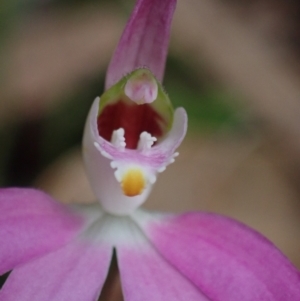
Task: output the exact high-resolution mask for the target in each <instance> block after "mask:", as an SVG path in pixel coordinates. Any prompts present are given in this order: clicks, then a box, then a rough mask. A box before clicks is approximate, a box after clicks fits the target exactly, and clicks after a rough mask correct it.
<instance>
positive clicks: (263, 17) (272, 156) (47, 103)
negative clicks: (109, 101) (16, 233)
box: [0, 0, 300, 268]
mask: <svg viewBox="0 0 300 301" xmlns="http://www.w3.org/2000/svg"><path fill="white" fill-rule="evenodd" d="M133 5H134V0H85V1H83V0H4V1H1V3H0V186H2V187H7V186H23V187H25V186H34V187H38V188H40V189H43V190H45V191H47V192H48V193H49V194H51V195H52V196H54V197H55V198H56V199H58V200H60V201H62V202H92V201H94V196H93V194H92V192H91V191H90V188H89V184H88V182H87V180H86V178H85V174H84V167H83V164H82V160H81V154H80V151H81V150H80V147H81V138H82V131H83V126H84V122H85V118H86V116H87V113H88V110H89V108H90V106H91V104H92V101H93V99H94V98H95V97H96V96H98V95H101V94H102V92H103V86H104V78H105V71H106V67H107V65H108V63H109V60H110V57H111V55H112V52H113V49H114V47H115V46H116V44H117V42H118V39H119V37H120V35H121V33H122V29H123V28H124V25H125V23H126V20H127V18H128V16H129V14H130V11H131V9H132V7H133ZM299 50H300V4H299V2H298V1H293V0H272V1H271V0H251V1H249V0H239V1H237V0H178V6H177V10H176V13H175V18H174V21H173V27H172V36H171V43H170V51H169V58H168V62H167V68H166V75H165V80H164V86H165V88H166V90H167V91H168V93H169V95H170V97H171V100H172V101H173V104H174V106H175V107H177V106H184V107H185V108H186V110H187V111H188V114H189V133H188V136H187V138H186V139H185V141H184V143H183V145H182V146H181V147H180V150H179V152H180V156H179V157H178V159H177V160H176V163H175V164H173V165H171V166H170V167H169V168H168V169H167V170H166V171H165V172H164V173H163V174H161V175H160V177H159V180H158V182H157V184H156V186H155V187H154V190H153V193H152V194H151V197H150V199H149V200H148V202H147V203H146V204H145V207H146V208H148V209H154V210H160V211H162V210H163V211H176V212H182V211H186V210H195V209H197V210H205V211H214V212H218V213H221V214H225V215H228V216H231V217H234V218H236V219H238V220H240V221H242V222H244V223H246V224H248V225H250V226H251V227H253V228H255V229H257V230H259V231H260V232H262V233H263V234H264V235H266V236H267V237H268V238H269V239H271V240H272V241H273V242H274V243H275V244H276V245H277V246H278V247H279V248H280V249H281V250H282V251H283V252H284V253H285V254H286V255H287V256H288V257H289V258H290V259H291V260H292V262H293V263H294V264H295V265H296V266H298V268H300V78H299V75H300V56H299V53H300V52H299Z"/></svg>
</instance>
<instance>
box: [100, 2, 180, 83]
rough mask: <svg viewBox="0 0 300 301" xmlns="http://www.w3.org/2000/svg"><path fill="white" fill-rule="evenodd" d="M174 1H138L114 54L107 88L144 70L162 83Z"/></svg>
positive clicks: (109, 68) (107, 79)
mask: <svg viewBox="0 0 300 301" xmlns="http://www.w3.org/2000/svg"><path fill="white" fill-rule="evenodd" d="M175 5H176V0H138V1H137V3H136V5H135V8H134V10H133V12H132V14H131V17H130V19H129V21H128V23H127V25H126V28H125V30H124V32H123V34H122V37H121V39H120V41H119V44H118V46H117V48H116V50H115V52H114V55H113V57H112V59H111V62H110V64H109V67H108V71H107V75H106V89H108V88H109V87H111V86H112V85H113V84H115V83H117V82H118V81H119V80H120V79H121V78H122V77H123V76H124V75H126V74H127V73H130V72H132V71H133V70H135V69H137V68H141V67H147V68H148V69H150V70H151V72H152V73H153V74H154V75H155V76H156V78H157V79H158V80H159V81H160V82H161V81H162V79H163V75H164V68H165V61H166V57H167V51H168V44H169V36H170V28H171V21H172V17H173V13H174V10H175Z"/></svg>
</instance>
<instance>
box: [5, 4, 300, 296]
mask: <svg viewBox="0 0 300 301" xmlns="http://www.w3.org/2000/svg"><path fill="white" fill-rule="evenodd" d="M175 2H176V0H138V1H137V4H136V6H135V8H134V11H133V13H132V15H131V18H130V20H129V22H128V24H127V26H126V28H125V31H124V33H123V35H122V37H121V40H120V42H119V45H118V47H117V49H116V51H115V54H114V56H113V59H112V61H111V63H110V65H109V68H108V73H107V81H106V92H105V93H104V94H103V96H102V97H101V99H99V98H96V100H95V101H94V104H93V105H92V108H91V111H90V113H89V117H88V119H87V123H86V127H85V133H84V139H83V154H84V160H85V164H86V169H87V173H88V176H89V180H90V182H91V185H92V188H93V190H94V193H95V195H96V196H97V199H98V200H99V203H97V204H96V205H82V206H77V207H71V206H64V205H62V204H59V203H58V202H56V201H55V200H53V199H52V198H51V197H49V196H47V195H46V194H44V193H43V192H40V191H37V190H33V189H18V188H11V189H1V190H0V212H1V215H0V274H3V273H6V272H8V271H11V270H12V272H11V274H10V275H9V277H8V279H7V281H6V282H5V284H4V286H3V288H2V289H1V291H0V300H1V301H10V300H12V301H16V300H18V301H25V300H26V301H27V300H30V301H41V300H43V301H47V300H49V301H50V300H51V301H56V300H57V301H69V300H72V301H77V300H78V301H82V300H86V301H92V300H94V301H95V300H97V298H98V297H99V295H100V293H101V290H102V287H103V283H104V281H105V279H106V277H107V273H108V270H109V266H110V262H111V258H112V254H113V251H114V250H115V251H116V256H117V261H118V266H119V271H120V276H121V283H122V289H123V294H124V298H125V300H127V301H140V300H147V301H165V300H173V301H175V300H188V301H194V300H199V301H200V300H207V301H208V300H209V301H241V300H243V301H267V300H273V301H274V300H275V301H279V300H280V301H297V300H298V301H299V300H300V277H299V273H298V271H297V270H296V269H295V268H294V267H293V265H292V264H291V263H290V262H289V261H288V260H287V259H286V257H285V256H284V255H282V254H281V253H280V251H279V250H278V249H277V248H276V247H275V246H274V245H273V244H272V243H270V242H269V241H268V240H267V239H265V238H264V237H262V236H261V235H260V234H258V233H257V232H255V231H253V230H251V229H249V228H248V227H246V226H245V225H242V224H240V223H238V222H236V221H234V220H232V219H229V218H226V217H222V216H219V215H216V214H210V213H203V212H192V213H186V214H182V215H173V214H159V213H151V212H147V211H143V210H142V209H138V207H139V206H140V205H141V204H142V203H143V202H144V201H145V199H146V198H147V196H148V194H149V193H150V191H151V187H152V185H153V184H154V182H155V180H156V177H157V174H158V173H159V172H162V171H163V170H164V169H165V168H166V166H167V165H168V164H170V163H172V162H173V161H174V157H175V156H176V153H175V149H176V148H177V147H178V145H179V144H180V143H181V141H182V139H183V138H184V135H185V132H186V127H187V117H186V113H185V111H184V109H182V108H179V109H177V110H175V111H174V110H173V108H172V106H171V103H170V101H169V98H168V97H167V95H166V94H165V92H164V90H163V89H162V87H161V84H160V82H161V81H162V78H163V73H164V65H165V59H166V53H167V45H168V39H169V32H170V24H171V19H172V15H173V12H174V9H175V4H176V3H175Z"/></svg>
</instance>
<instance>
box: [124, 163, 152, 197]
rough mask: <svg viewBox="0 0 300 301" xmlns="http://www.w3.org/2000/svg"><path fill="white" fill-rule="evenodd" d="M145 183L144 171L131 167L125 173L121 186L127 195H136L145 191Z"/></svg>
mask: <svg viewBox="0 0 300 301" xmlns="http://www.w3.org/2000/svg"><path fill="white" fill-rule="evenodd" d="M145 184H146V181H145V177H144V174H143V172H142V171H141V170H140V169H139V168H131V169H129V170H128V171H127V172H126V173H125V174H124V175H123V179H122V182H121V187H122V189H123V193H124V194H125V195H126V196H136V195H139V194H141V193H142V192H143V190H144V188H145Z"/></svg>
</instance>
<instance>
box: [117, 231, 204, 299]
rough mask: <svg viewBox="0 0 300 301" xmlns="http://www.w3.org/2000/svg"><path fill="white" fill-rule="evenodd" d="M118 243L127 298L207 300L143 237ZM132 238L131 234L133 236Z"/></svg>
mask: <svg viewBox="0 0 300 301" xmlns="http://www.w3.org/2000/svg"><path fill="white" fill-rule="evenodd" d="M142 235H143V234H141V233H140V234H139V235H138V234H137V233H135V237H136V238H137V239H136V240H135V242H134V243H133V242H132V241H131V244H126V243H122V244H118V246H117V258H118V264H119V269H120V274H121V283H122V288H123V294H124V296H125V300H126V301H141V300H147V301H166V300H172V301H179V300H187V301H208V300H209V299H207V298H206V297H205V296H204V295H203V294H202V293H201V292H200V291H199V289H197V287H196V286H194V285H193V284H192V283H191V282H190V281H189V280H188V279H186V278H185V277H184V276H183V275H181V274H180V273H179V272H178V271H177V270H176V269H174V267H172V266H171V265H170V264H169V263H168V262H167V261H165V260H164V259H163V258H162V257H161V256H160V254H159V253H158V252H157V251H156V250H155V249H154V248H153V247H152V246H151V245H150V244H149V243H148V242H147V241H146V239H145V238H144V240H143V237H142ZM133 237H134V236H133Z"/></svg>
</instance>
